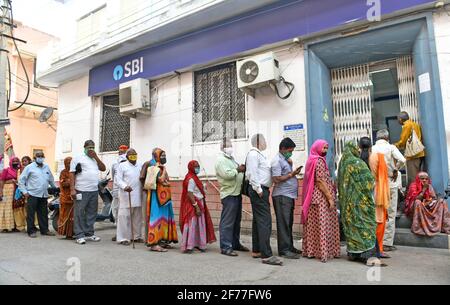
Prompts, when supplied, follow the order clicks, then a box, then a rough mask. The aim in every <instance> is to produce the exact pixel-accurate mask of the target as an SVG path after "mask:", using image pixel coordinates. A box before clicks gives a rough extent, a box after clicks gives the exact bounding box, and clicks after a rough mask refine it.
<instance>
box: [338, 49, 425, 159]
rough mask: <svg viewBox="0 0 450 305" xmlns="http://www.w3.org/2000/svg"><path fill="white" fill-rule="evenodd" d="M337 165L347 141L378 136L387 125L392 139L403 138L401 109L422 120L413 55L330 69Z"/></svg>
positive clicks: (414, 118) (393, 140)
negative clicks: (399, 122)
mask: <svg viewBox="0 0 450 305" xmlns="http://www.w3.org/2000/svg"><path fill="white" fill-rule="evenodd" d="M331 88H332V100H333V114H334V118H333V122H334V140H335V143H334V144H335V165H336V166H337V165H338V163H339V160H340V158H341V156H342V153H343V150H344V146H345V143H346V142H347V141H358V140H359V139H360V138H361V137H370V138H371V139H372V140H375V139H376V133H377V131H379V130H382V129H388V130H389V134H390V139H391V142H392V143H395V142H397V141H398V140H399V139H400V134H401V131H402V127H401V125H400V124H398V122H397V115H398V113H399V112H400V111H407V112H408V113H409V115H410V117H411V119H412V120H414V121H416V122H418V121H419V110H418V102H417V95H416V81H415V73H414V65H413V62H412V57H411V56H403V57H400V58H393V59H389V60H383V61H377V62H371V63H365V64H362V65H356V66H351V67H343V68H337V69H332V70H331Z"/></svg>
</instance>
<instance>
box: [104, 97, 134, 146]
mask: <svg viewBox="0 0 450 305" xmlns="http://www.w3.org/2000/svg"><path fill="white" fill-rule="evenodd" d="M102 104H103V105H102V106H103V107H102V109H103V111H102V125H101V128H100V130H101V137H100V142H101V147H100V148H101V152H111V151H117V150H118V149H119V146H120V145H128V146H129V145H130V118H128V117H124V116H121V115H120V110H119V96H118V95H112V96H105V97H103V103H102Z"/></svg>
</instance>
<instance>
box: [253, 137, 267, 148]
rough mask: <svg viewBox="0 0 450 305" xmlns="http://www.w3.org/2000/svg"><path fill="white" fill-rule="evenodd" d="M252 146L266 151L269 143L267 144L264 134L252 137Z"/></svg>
mask: <svg viewBox="0 0 450 305" xmlns="http://www.w3.org/2000/svg"><path fill="white" fill-rule="evenodd" d="M252 146H253V147H256V148H258V149H259V150H261V151H264V150H266V148H267V142H266V138H264V135H263V134H260V133H258V134H255V135H254V136H253V137H252Z"/></svg>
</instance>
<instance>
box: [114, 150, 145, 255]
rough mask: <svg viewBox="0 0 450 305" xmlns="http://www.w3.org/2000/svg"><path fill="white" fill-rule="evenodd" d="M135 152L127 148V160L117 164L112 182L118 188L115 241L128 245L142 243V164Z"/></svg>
mask: <svg viewBox="0 0 450 305" xmlns="http://www.w3.org/2000/svg"><path fill="white" fill-rule="evenodd" d="M137 157H138V155H137V153H136V151H135V150H134V149H129V150H128V152H127V154H126V158H127V161H126V162H123V163H121V164H120V165H119V167H118V170H117V173H116V176H115V179H114V182H115V183H116V184H117V186H118V188H119V212H118V216H117V242H118V243H119V244H121V245H125V246H128V245H129V244H130V242H131V241H133V240H134V241H136V242H139V243H143V239H142V232H141V231H142V184H141V181H140V179H139V178H140V174H141V168H142V164H139V163H138V162H137Z"/></svg>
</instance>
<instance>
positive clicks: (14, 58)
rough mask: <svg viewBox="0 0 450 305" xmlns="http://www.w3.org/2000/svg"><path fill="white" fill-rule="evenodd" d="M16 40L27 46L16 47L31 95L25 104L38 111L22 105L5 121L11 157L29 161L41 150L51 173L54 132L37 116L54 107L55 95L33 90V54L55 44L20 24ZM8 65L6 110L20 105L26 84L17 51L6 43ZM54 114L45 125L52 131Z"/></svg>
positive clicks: (35, 88)
mask: <svg viewBox="0 0 450 305" xmlns="http://www.w3.org/2000/svg"><path fill="white" fill-rule="evenodd" d="M15 35H16V36H17V37H22V38H24V39H26V40H27V44H20V43H19V44H18V46H19V48H20V51H21V54H22V59H23V61H24V65H25V68H26V71H27V74H28V76H29V80H30V85H31V89H30V90H31V91H30V94H29V97H28V100H27V102H28V103H32V104H36V105H40V106H42V107H36V106H30V105H24V106H23V107H22V108H21V109H19V110H17V111H13V112H10V113H9V114H8V115H9V118H10V120H11V124H10V125H9V126H7V127H6V130H7V131H8V132H9V133H10V135H11V138H12V142H13V146H14V153H15V155H16V156H18V157H20V158H22V157H23V156H30V157H33V149H42V150H43V151H44V152H45V155H46V161H47V163H48V164H49V165H50V167H51V169H52V170H56V167H55V147H56V146H55V139H56V132H55V131H54V130H53V129H52V128H51V127H49V126H48V125H47V124H44V123H40V122H39V121H38V119H39V116H40V115H41V113H42V111H43V110H44V109H45V107H55V108H56V107H57V106H58V101H57V98H58V94H57V92H56V90H53V89H52V90H45V89H40V88H37V87H36V86H34V79H35V76H34V58H35V56H36V54H37V53H38V52H39V51H40V50H42V49H43V48H45V47H46V45H47V44H48V43H49V42H51V41H53V40H55V37H53V36H51V35H49V34H46V33H43V32H40V31H38V30H36V29H34V28H31V27H28V26H24V25H22V24H21V23H20V22H19V23H18V27H17V29H16V30H15ZM8 49H9V50H10V56H9V58H10V63H11V72H12V73H11V101H13V102H11V103H10V109H13V108H16V107H17V106H18V104H17V103H14V102H15V101H23V100H24V99H25V96H26V93H27V82H26V77H25V71H24V70H23V67H22V65H21V63H20V61H19V57H18V55H17V51H16V50H15V47H14V45H13V44H12V42H9V44H8ZM57 117H58V114H57V112H56V111H55V112H54V115H53V116H52V117H51V118H50V120H49V121H48V123H49V124H50V125H51V126H52V127H53V128H54V127H56V121H57Z"/></svg>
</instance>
